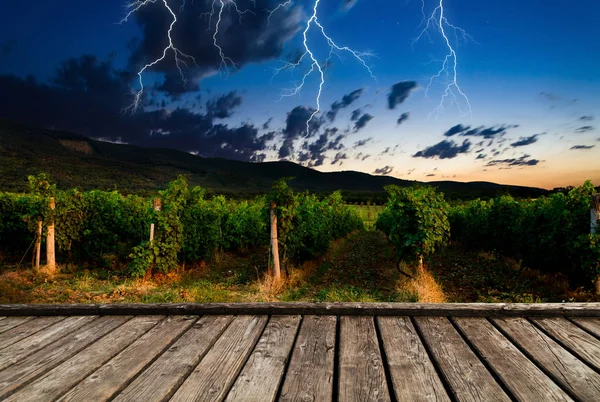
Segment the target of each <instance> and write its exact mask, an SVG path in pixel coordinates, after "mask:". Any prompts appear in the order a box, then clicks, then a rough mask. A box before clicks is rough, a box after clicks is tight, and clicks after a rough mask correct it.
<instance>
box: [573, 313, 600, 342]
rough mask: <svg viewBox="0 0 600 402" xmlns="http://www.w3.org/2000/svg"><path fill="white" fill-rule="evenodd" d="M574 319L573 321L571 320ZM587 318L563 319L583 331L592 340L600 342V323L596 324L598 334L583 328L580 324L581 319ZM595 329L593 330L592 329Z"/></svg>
mask: <svg viewBox="0 0 600 402" xmlns="http://www.w3.org/2000/svg"><path fill="white" fill-rule="evenodd" d="M573 318H575V319H573ZM587 318H589V317H565V319H566V320H567V321H569V322H571V323H572V324H573V325H575V326H577V327H579V328H581V329H582V330H584V331H585V332H587V333H588V334H590V335H592V336H593V337H594V338H596V339H598V340H600V323H599V324H598V332H595V331H594V330H593V329H591V328H589V327H587V326H585V325H584V324H582V321H581V320H582V319H584V320H585V319H587ZM594 329H595V328H594Z"/></svg>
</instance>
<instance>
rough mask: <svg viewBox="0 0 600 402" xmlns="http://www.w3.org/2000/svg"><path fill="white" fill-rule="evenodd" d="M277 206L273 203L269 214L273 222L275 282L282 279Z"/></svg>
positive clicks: (272, 246)
mask: <svg viewBox="0 0 600 402" xmlns="http://www.w3.org/2000/svg"><path fill="white" fill-rule="evenodd" d="M276 207H277V205H276V204H275V202H273V201H271V210H270V213H269V217H270V221H271V250H272V253H273V278H275V280H277V281H278V280H280V279H281V268H280V267H279V245H278V243H277V215H275V208H276Z"/></svg>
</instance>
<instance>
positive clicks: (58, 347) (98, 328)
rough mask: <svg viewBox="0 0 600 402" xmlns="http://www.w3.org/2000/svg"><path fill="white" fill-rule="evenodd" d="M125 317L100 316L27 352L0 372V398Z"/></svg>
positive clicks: (89, 342) (108, 330) (57, 363)
mask: <svg viewBox="0 0 600 402" xmlns="http://www.w3.org/2000/svg"><path fill="white" fill-rule="evenodd" d="M129 318H131V317H127V316H119V317H101V318H99V319H97V320H94V321H92V322H90V323H89V324H87V325H84V326H83V327H81V328H80V329H79V330H77V331H75V332H72V333H70V334H69V335H67V336H65V337H64V338H61V339H59V340H58V341H56V342H54V343H53V344H51V345H48V346H47V347H45V348H43V349H41V350H39V351H37V352H36V353H34V354H32V355H29V356H28V357H26V358H25V359H24V360H21V361H20V362H18V363H16V364H15V365H13V366H12V367H10V369H9V370H3V371H0V399H1V398H3V397H6V396H7V395H8V394H10V393H11V392H13V391H14V390H16V389H17V388H19V387H21V386H22V385H23V384H25V383H27V382H29V381H31V380H33V379H35V378H36V377H39V376H41V375H43V374H44V373H45V372H47V371H49V370H51V369H52V368H54V367H56V366H57V365H59V364H60V363H62V362H63V361H65V360H66V359H68V358H69V357H71V356H73V355H74V354H76V353H77V352H79V351H80V350H81V349H83V348H85V347H86V346H88V345H89V344H91V343H92V342H94V341H96V340H98V339H99V338H101V337H102V336H104V335H106V334H107V333H109V332H110V331H112V330H113V329H115V328H117V327H118V326H120V325H121V324H123V323H124V322H126V321H127V320H128V319H129Z"/></svg>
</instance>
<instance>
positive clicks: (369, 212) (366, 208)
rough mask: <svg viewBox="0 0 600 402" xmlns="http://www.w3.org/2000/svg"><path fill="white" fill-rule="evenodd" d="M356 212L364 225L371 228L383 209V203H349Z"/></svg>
mask: <svg viewBox="0 0 600 402" xmlns="http://www.w3.org/2000/svg"><path fill="white" fill-rule="evenodd" d="M349 206H350V207H351V208H353V209H354V210H356V212H358V215H359V216H360V218H361V219H362V220H363V221H364V222H365V226H366V227H368V228H371V227H373V226H374V225H375V221H377V217H378V216H379V214H380V213H381V212H383V210H384V209H385V205H349Z"/></svg>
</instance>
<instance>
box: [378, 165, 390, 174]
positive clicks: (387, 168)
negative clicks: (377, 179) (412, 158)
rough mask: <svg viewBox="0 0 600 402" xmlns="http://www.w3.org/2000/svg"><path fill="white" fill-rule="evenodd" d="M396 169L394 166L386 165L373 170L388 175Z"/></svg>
mask: <svg viewBox="0 0 600 402" xmlns="http://www.w3.org/2000/svg"><path fill="white" fill-rule="evenodd" d="M393 171H394V167H393V166H388V165H386V166H384V167H381V168H378V169H375V170H374V171H373V174H380V175H388V174H390V173H392V172H393Z"/></svg>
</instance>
